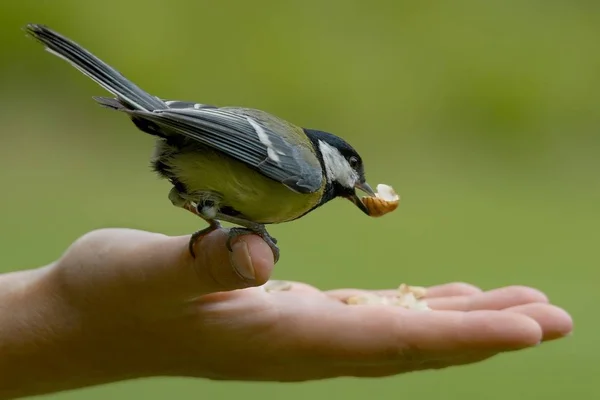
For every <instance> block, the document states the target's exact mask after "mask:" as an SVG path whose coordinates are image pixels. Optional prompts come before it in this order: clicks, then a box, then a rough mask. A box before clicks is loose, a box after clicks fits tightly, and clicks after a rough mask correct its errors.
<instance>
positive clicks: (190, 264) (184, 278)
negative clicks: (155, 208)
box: [65, 229, 273, 300]
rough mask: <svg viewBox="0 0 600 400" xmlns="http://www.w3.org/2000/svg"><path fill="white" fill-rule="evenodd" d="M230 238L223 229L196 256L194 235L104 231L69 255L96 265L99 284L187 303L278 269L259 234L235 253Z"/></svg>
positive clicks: (236, 245) (202, 244)
mask: <svg viewBox="0 0 600 400" xmlns="http://www.w3.org/2000/svg"><path fill="white" fill-rule="evenodd" d="M226 240H227V234H226V232H225V231H224V230H217V231H215V232H212V233H210V234H209V235H206V236H205V237H203V238H202V239H201V240H199V241H198V242H197V243H196V245H195V253H196V258H193V257H192V256H191V255H190V253H189V250H188V243H189V236H181V237H169V236H165V235H161V234H157V233H150V232H145V231H139V230H133V229H102V230H98V231H94V232H91V233H89V234H87V235H85V236H84V237H82V238H81V239H80V240H78V241H77V242H76V243H75V244H74V245H73V246H72V251H69V252H68V253H67V254H66V255H65V257H67V258H72V259H74V260H75V262H76V263H77V262H78V263H79V264H81V262H82V260H84V261H85V262H86V263H89V264H91V265H97V266H98V267H97V268H91V269H90V270H89V271H88V273H87V275H90V279H93V280H95V281H96V282H97V284H100V283H101V282H103V281H104V280H106V281H108V282H109V283H110V284H118V286H119V287H120V288H122V290H125V291H126V290H128V289H133V288H135V291H132V292H133V293H136V295H137V296H144V295H147V296H148V297H151V298H157V300H160V299H163V298H164V297H169V296H178V297H182V298H186V299H187V298H190V297H197V296H199V295H202V294H207V293H212V292H215V291H225V290H233V289H238V288H244V287H249V286H255V285H260V284H262V283H264V282H266V281H267V280H268V278H269V275H270V274H271V271H272V268H273V253H272V252H271V249H270V248H269V246H268V245H267V244H266V243H265V242H264V241H263V240H262V239H261V238H260V237H258V236H255V235H245V236H241V237H239V238H238V240H237V241H236V243H234V245H233V254H231V253H230V252H229V251H228V250H227V247H226V245H225V242H226ZM236 267H237V269H236ZM240 269H245V271H252V270H253V272H254V279H249V278H246V277H245V275H242V273H240V272H239V270H240ZM245 273H246V274H248V272H245ZM92 275H93V276H92Z"/></svg>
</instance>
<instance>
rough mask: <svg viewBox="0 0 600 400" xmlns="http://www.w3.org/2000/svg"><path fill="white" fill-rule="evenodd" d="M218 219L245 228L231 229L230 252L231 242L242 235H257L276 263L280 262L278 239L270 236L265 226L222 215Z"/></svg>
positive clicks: (228, 245)
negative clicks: (269, 250)
mask: <svg viewBox="0 0 600 400" xmlns="http://www.w3.org/2000/svg"><path fill="white" fill-rule="evenodd" d="M216 218H217V219H219V220H221V221H226V222H230V223H232V224H236V225H241V226H243V228H231V229H230V230H229V237H228V238H227V249H228V250H229V251H232V248H231V242H232V240H233V239H235V238H236V237H238V236H241V235H250V234H256V235H258V236H260V237H261V238H262V239H263V240H264V241H265V242H266V243H267V244H268V245H269V247H270V248H271V251H272V252H273V259H274V260H275V263H277V261H279V247H277V239H275V238H274V237H272V236H271V235H269V232H267V229H266V228H265V226H264V225H263V224H259V223H256V222H252V221H248V220H245V219H242V218H236V217H231V216H229V215H224V214H221V213H217V215H216Z"/></svg>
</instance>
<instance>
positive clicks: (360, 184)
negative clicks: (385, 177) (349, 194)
mask: <svg viewBox="0 0 600 400" xmlns="http://www.w3.org/2000/svg"><path fill="white" fill-rule="evenodd" d="M354 188H355V189H358V190H362V191H363V192H365V193H366V194H368V195H369V196H375V192H374V191H373V189H372V188H371V186H369V184H368V183H367V182H358V183H357V184H356V185H354Z"/></svg>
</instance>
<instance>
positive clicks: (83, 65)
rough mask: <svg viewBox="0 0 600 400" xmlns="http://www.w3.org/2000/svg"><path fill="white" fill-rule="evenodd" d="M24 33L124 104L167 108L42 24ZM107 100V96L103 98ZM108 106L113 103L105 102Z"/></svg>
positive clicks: (144, 107)
mask: <svg viewBox="0 0 600 400" xmlns="http://www.w3.org/2000/svg"><path fill="white" fill-rule="evenodd" d="M25 30H26V32H27V33H28V34H30V35H31V36H33V37H34V38H35V39H36V40H38V41H39V42H41V43H42V44H43V45H44V46H45V47H46V50H47V51H48V52H50V53H52V54H54V55H56V56H58V57H60V58H62V59H64V60H66V61H67V62H69V63H70V64H71V65H73V66H74V67H75V68H77V69H78V70H79V71H80V72H82V73H83V74H84V75H86V76H88V77H89V78H91V79H92V80H94V81H95V82H96V83H97V84H99V85H100V86H102V87H103V88H104V89H106V90H107V91H108V92H110V93H112V94H113V95H114V96H115V97H116V98H117V99H118V100H119V101H120V102H122V103H123V104H124V105H126V106H128V107H131V108H133V109H136V110H145V111H153V110H157V109H165V108H168V107H167V105H166V104H165V103H164V102H163V101H162V100H160V99H158V98H156V97H155V96H152V95H151V94H149V93H147V92H146V91H144V90H142V89H140V88H139V87H138V86H136V85H135V84H134V83H133V82H131V81H130V80H129V79H127V78H125V77H124V76H123V75H121V73H120V72H119V71H117V70H115V69H114V68H112V67H111V66H110V65H108V64H106V63H104V62H103V61H102V60H100V59H99V58H98V57H96V56H95V55H93V54H92V53H90V52H88V51H87V50H85V49H84V48H83V47H81V46H80V45H78V44H77V43H75V42H73V41H71V40H69V39H67V38H66V37H64V36H62V35H60V34H58V33H57V32H54V31H53V30H51V29H50V28H48V27H46V26H44V25H38V24H29V25H27V27H26V28H25ZM104 100H108V99H104ZM100 103H101V104H103V105H105V106H109V107H111V108H116V107H114V106H115V105H116V104H115V103H110V102H108V103H110V104H106V103H107V102H106V101H105V102H104V103H103V102H100Z"/></svg>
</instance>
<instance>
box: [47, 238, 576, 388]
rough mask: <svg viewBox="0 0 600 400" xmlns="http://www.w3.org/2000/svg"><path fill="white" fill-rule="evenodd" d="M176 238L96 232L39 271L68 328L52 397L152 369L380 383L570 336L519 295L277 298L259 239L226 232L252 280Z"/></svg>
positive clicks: (540, 302) (527, 295) (529, 292)
mask: <svg viewBox="0 0 600 400" xmlns="http://www.w3.org/2000/svg"><path fill="white" fill-rule="evenodd" d="M188 239H189V238H188V237H166V236H163V235H159V234H153V233H148V232H142V231H135V230H125V229H109V230H101V231H96V232H93V233H90V234H88V235H86V236H84V237H83V238H82V239H80V240H78V241H77V242H76V243H75V244H74V245H73V246H72V247H71V248H70V249H69V250H68V251H67V252H66V254H65V255H64V257H62V258H61V260H59V261H58V262H57V263H55V264H54V265H53V266H51V267H49V268H48V269H47V272H46V274H45V275H46V276H45V278H44V282H46V283H45V284H44V286H46V287H48V288H51V290H52V294H53V298H54V299H55V301H54V303H55V304H56V306H55V307H53V310H54V311H53V313H54V315H53V318H52V323H53V324H54V325H55V327H54V328H53V329H54V331H55V332H61V331H62V332H64V331H65V329H62V330H61V329H59V327H60V326H66V327H68V329H67V330H66V331H67V333H66V334H67V335H68V340H65V338H64V337H59V338H58V339H60V340H58V339H57V341H59V342H60V343H65V345H66V346H65V348H62V352H61V353H60V354H61V357H60V359H55V360H54V362H57V363H61V362H62V364H64V365H75V366H77V369H78V371H79V374H75V375H73V374H72V371H71V372H70V374H69V373H67V372H68V370H64V374H63V375H64V376H63V377H62V380H58V381H60V382H63V386H64V388H65V389H67V388H74V387H78V386H85V385H91V384H99V383H105V382H112V381H116V380H122V379H129V378H134V377H144V376H159V375H162V376H165V375H171V376H194V377H204V378H211V379H230V380H265V381H303V380H313V379H325V378H332V377H338V376H386V375H394V374H399V373H403V372H409V371H416V370H422V369H429V368H443V367H448V366H453V365H462V364H467V363H473V362H477V361H481V360H484V359H487V358H489V357H492V356H494V355H496V354H499V353H502V352H507V351H512V350H519V349H523V348H527V347H531V346H536V345H537V344H538V343H540V342H542V341H545V340H552V339H556V338H560V337H563V336H565V335H567V334H568V333H569V332H570V331H571V329H572V322H571V318H570V317H569V315H568V314H567V313H566V312H565V311H563V310H561V309H559V308H557V307H555V306H552V305H550V304H548V300H547V298H546V296H545V295H543V294H542V293H540V292H539V291H537V290H535V289H532V288H527V287H506V288H500V289H496V290H491V291H488V292H482V291H481V290H479V289H477V288H476V287H473V286H471V285H466V284H446V285H440V286H435V287H432V288H429V290H428V295H427V301H428V304H429V305H430V307H432V308H433V309H434V310H433V311H413V310H406V309H403V308H399V307H393V306H378V305H347V304H345V302H344V301H343V300H344V299H346V298H348V297H350V296H353V295H356V294H359V293H363V291H361V290H358V289H341V290H333V291H325V292H324V291H320V290H318V289H316V288H314V287H312V286H309V285H306V284H303V283H296V282H293V283H291V288H290V290H287V291H275V292H267V291H266V290H265V289H264V287H261V286H259V285H262V284H263V283H265V282H266V281H267V280H268V278H269V277H270V274H271V271H272V268H273V258H272V252H271V250H270V249H269V247H268V246H267V245H266V244H265V243H264V242H263V241H262V240H261V239H260V238H258V237H257V236H242V237H240V238H239V239H238V241H237V242H236V244H235V245H234V254H233V255H232V257H233V260H234V261H235V264H236V265H237V266H238V267H239V268H238V269H242V270H246V271H248V270H251V269H252V270H254V276H255V279H254V280H248V279H244V278H243V277H242V276H241V275H240V274H238V273H236V272H235V270H234V268H232V267H231V264H230V262H229V253H228V252H227V250H226V248H225V245H224V244H225V241H226V234H225V233H224V232H223V231H216V232H213V233H211V234H210V235H208V236H206V237H205V238H203V239H202V240H200V241H199V242H198V243H197V244H196V254H197V258H196V259H195V260H194V259H192V258H191V257H190V256H189V253H188V252H187V247H186V246H187V241H188ZM250 264H252V268H249V266H250ZM245 275H248V276H249V275H251V274H248V273H246V274H245ZM240 288H243V289H242V290H236V289H240ZM39 292H40V293H44V291H43V290H42V291H39ZM46 292H47V290H46ZM64 334H65V333H63V335H64ZM53 370H54V371H60V370H61V369H60V368H59V366H55V367H54V368H53ZM81 376H84V377H85V379H81ZM75 379H79V381H77V382H75V381H74V380H75ZM54 381H55V382H56V381H57V379H54ZM55 384H56V383H55Z"/></svg>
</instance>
